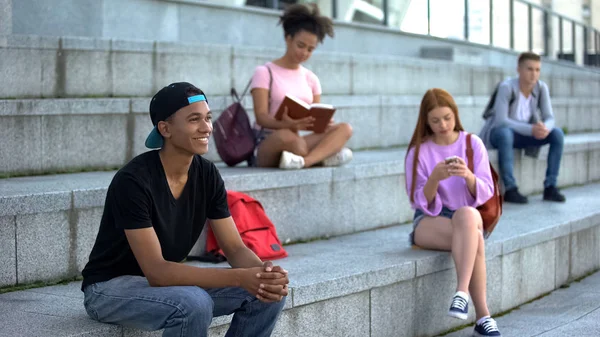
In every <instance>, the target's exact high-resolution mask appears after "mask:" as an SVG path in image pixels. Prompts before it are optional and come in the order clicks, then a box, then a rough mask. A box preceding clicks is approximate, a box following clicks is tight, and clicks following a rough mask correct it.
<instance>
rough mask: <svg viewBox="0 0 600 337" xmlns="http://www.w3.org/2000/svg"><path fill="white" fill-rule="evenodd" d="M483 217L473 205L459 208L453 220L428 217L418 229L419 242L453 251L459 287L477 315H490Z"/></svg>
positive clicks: (424, 245)
mask: <svg viewBox="0 0 600 337" xmlns="http://www.w3.org/2000/svg"><path fill="white" fill-rule="evenodd" d="M481 226H482V220H481V215H480V214H479V212H478V211H477V210H476V209H475V208H472V207H462V208H460V209H458V210H457V211H456V212H455V213H454V216H453V217H452V220H450V219H447V218H444V217H425V218H423V220H421V222H420V223H419V225H418V226H417V228H416V230H415V244H416V245H418V246H419V247H422V248H425V249H434V250H443V251H451V252H452V258H453V259H454V264H455V265H456V276H457V280H458V284H457V290H458V291H463V292H465V293H469V291H470V295H471V298H472V300H473V304H474V305H475V310H476V312H477V318H481V317H483V316H487V315H489V310H488V307H487V300H486V268H485V246H484V240H483V235H482V234H481Z"/></svg>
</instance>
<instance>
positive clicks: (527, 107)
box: [480, 52, 566, 204]
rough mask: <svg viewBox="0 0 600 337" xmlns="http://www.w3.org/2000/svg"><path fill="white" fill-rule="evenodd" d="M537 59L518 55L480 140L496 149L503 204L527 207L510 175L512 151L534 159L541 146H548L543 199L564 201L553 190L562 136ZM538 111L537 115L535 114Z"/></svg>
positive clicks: (556, 191) (499, 90) (491, 108)
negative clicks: (513, 75) (513, 72)
mask: <svg viewBox="0 0 600 337" xmlns="http://www.w3.org/2000/svg"><path fill="white" fill-rule="evenodd" d="M540 68H541V59H540V56H539V55H537V54H534V53H531V52H526V53H522V54H521V55H520V56H519V62H518V68H517V71H518V73H519V77H517V78H511V79H507V80H505V81H503V82H502V83H500V84H499V85H498V88H497V92H496V94H495V99H494V98H492V99H493V102H491V103H492V104H491V105H489V106H488V109H487V110H486V113H485V114H484V118H486V121H485V124H484V126H483V129H482V130H481V133H480V137H481V139H482V140H483V142H484V143H485V145H486V147H488V148H495V149H498V162H499V168H500V176H501V177H502V181H503V182H504V188H505V192H504V201H506V202H512V203H519V204H526V203H527V202H528V200H527V197H526V196H524V195H522V194H521V193H519V189H518V187H517V182H516V180H515V177H514V176H513V166H514V158H513V156H514V151H513V149H525V155H527V156H530V157H534V158H537V157H538V155H539V150H540V147H541V146H542V145H546V144H550V151H549V152H548V166H547V169H546V179H545V180H544V200H547V201H558V202H564V201H565V200H566V199H565V196H564V195H563V194H561V193H560V191H559V189H558V188H557V187H556V182H557V179H558V170H559V168H560V161H561V158H562V153H563V143H564V134H563V132H562V130H561V129H560V128H556V127H554V114H553V113H552V105H551V103H550V93H549V91H548V86H547V85H546V83H544V82H543V81H540V80H539V78H540ZM538 108H539V112H538Z"/></svg>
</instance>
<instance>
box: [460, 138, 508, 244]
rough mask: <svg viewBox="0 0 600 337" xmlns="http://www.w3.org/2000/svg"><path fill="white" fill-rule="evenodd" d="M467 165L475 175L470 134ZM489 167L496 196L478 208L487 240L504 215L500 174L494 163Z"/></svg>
mask: <svg viewBox="0 0 600 337" xmlns="http://www.w3.org/2000/svg"><path fill="white" fill-rule="evenodd" d="M467 165H468V167H469V170H471V172H473V173H475V172H474V171H473V165H474V164H473V147H472V146H471V134H470V133H469V134H467ZM489 165H490V171H491V173H492V180H493V181H494V194H493V195H492V197H491V198H490V199H489V200H488V201H486V202H485V203H484V204H483V205H481V206H479V207H477V210H478V211H479V214H481V218H482V219H483V237H484V238H486V239H487V238H488V237H489V236H490V234H492V231H493V230H494V228H495V227H496V224H498V221H499V220H500V216H501V215H502V202H503V201H504V199H503V198H502V194H500V188H499V184H498V180H499V179H498V173H496V170H494V168H493V167H492V163H490V164H489Z"/></svg>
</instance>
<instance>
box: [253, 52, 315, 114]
mask: <svg viewBox="0 0 600 337" xmlns="http://www.w3.org/2000/svg"><path fill="white" fill-rule="evenodd" d="M267 67H269V68H270V69H271V73H272V74H273V83H272V84H271V102H269V115H271V116H275V114H276V113H277V109H279V106H280V105H281V102H283V99H284V97H285V95H286V94H291V95H293V96H296V97H298V98H300V99H301V100H303V101H305V102H306V103H308V104H312V103H313V99H314V96H315V95H320V94H321V82H319V78H318V77H317V75H315V74H314V73H313V72H312V71H310V70H308V69H306V68H304V67H303V66H300V67H299V68H298V69H287V68H283V67H280V66H278V65H276V64H274V63H273V62H267V63H266V64H265V65H262V66H258V67H256V69H255V70H254V75H253V76H252V84H251V85H250V90H252V89H254V88H261V89H267V90H268V89H269V69H267Z"/></svg>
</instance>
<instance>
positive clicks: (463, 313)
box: [448, 291, 469, 319]
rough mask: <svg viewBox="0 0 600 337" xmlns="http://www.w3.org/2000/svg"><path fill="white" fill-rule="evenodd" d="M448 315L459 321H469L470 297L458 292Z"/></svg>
mask: <svg viewBox="0 0 600 337" xmlns="http://www.w3.org/2000/svg"><path fill="white" fill-rule="evenodd" d="M448 315H450V316H452V317H455V318H459V319H467V316H468V315H469V296H468V295H467V294H465V293H463V292H460V291H459V292H457V293H456V294H455V295H454V298H453V299H452V304H451V305H450V310H448Z"/></svg>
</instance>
